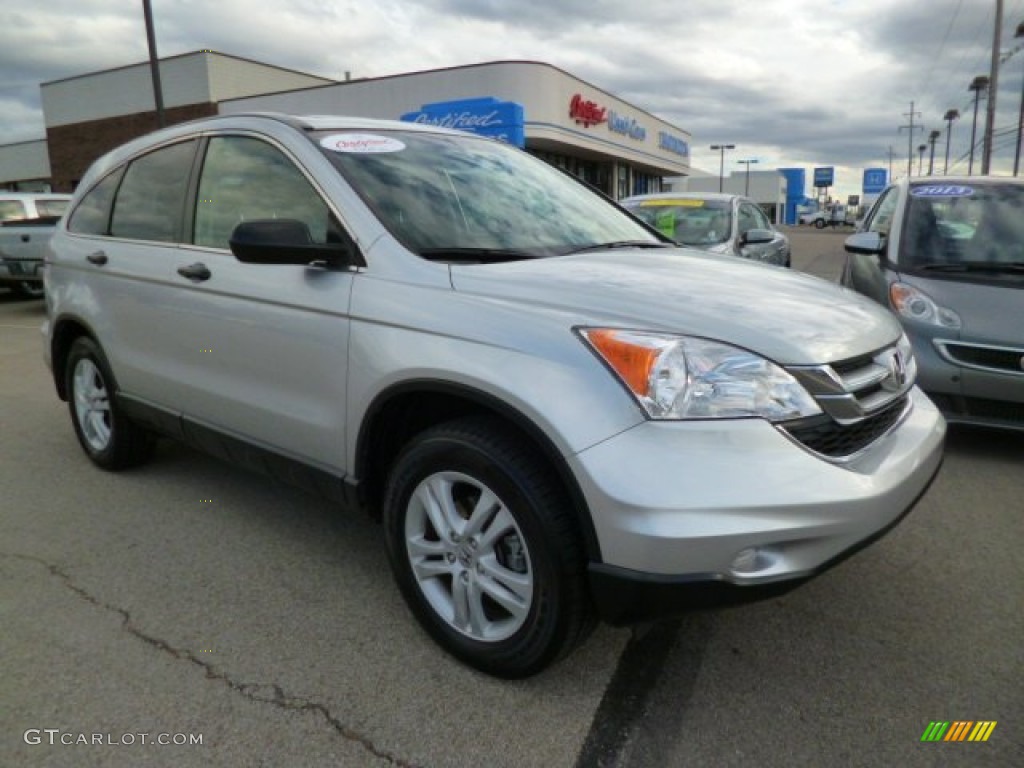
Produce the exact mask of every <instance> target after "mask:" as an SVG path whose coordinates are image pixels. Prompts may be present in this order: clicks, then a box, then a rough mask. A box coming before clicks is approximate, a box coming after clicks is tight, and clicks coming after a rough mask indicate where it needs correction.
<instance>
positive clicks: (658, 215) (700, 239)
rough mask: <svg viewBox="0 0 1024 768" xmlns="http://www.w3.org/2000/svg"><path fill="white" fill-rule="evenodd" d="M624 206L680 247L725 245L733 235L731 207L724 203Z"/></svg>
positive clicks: (680, 201) (661, 202) (639, 202)
mask: <svg viewBox="0 0 1024 768" xmlns="http://www.w3.org/2000/svg"><path fill="white" fill-rule="evenodd" d="M625 206H626V207H627V208H628V209H629V211H630V212H631V213H632V214H633V215H634V216H636V217H637V218H638V219H641V220H642V221H645V222H647V223H648V224H650V225H651V226H652V227H654V228H655V229H657V230H658V231H659V232H661V233H662V234H663V235H665V236H667V237H670V238H672V239H673V240H675V241H676V242H677V243H681V244H683V245H696V246H708V245H716V244H717V243H724V242H725V241H726V240H728V239H729V234H730V233H731V232H732V205H731V203H729V201H727V200H698V199H675V200H671V199H665V200H637V201H633V202H629V203H625Z"/></svg>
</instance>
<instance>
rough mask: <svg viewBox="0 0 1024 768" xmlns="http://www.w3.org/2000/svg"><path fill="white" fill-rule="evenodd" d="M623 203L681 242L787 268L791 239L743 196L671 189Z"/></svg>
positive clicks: (623, 201)
mask: <svg viewBox="0 0 1024 768" xmlns="http://www.w3.org/2000/svg"><path fill="white" fill-rule="evenodd" d="M621 204H622V205H623V206H624V207H625V208H626V210H628V211H629V212H630V213H632V214H633V215H634V216H636V217H637V218H639V219H641V220H643V221H644V222H646V223H647V224H650V225H651V226H652V227H654V228H655V229H657V230H659V231H660V232H662V234H664V235H666V236H668V237H670V238H672V240H674V241H675V242H677V243H679V244H680V245H686V246H689V247H691V248H700V249H701V250H704V251H711V252H713V253H724V254H728V255H730V256H742V257H743V258H747V259H751V260H753V261H763V262H765V263H767V264H775V265H777V266H782V267H788V266H789V265H790V247H789V238H787V237H786V236H785V235H784V234H782V233H781V232H779V231H778V230H777V229H775V227H773V226H772V223H771V222H770V221H769V220H768V217H767V216H766V215H765V213H764V211H762V210H761V208H760V207H759V206H758V205H757V204H756V203H755V202H754V201H753V200H750V199H749V198H746V197H743V196H741V195H726V194H716V193H710V192H709V193H696V192H691V193H685V194H683V193H670V192H666V193H663V194H655V195H636V196H634V197H627V198H626V199H624V200H622V201H621Z"/></svg>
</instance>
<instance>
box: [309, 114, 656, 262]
mask: <svg viewBox="0 0 1024 768" xmlns="http://www.w3.org/2000/svg"><path fill="white" fill-rule="evenodd" d="M313 137H314V139H315V140H316V141H318V142H319V144H320V146H321V148H322V150H323V151H324V153H325V154H326V155H327V156H328V157H329V158H330V160H331V162H332V163H333V164H334V166H335V167H336V168H337V169H338V170H339V171H340V172H341V174H342V175H343V176H344V177H345V179H346V180H347V181H348V182H349V184H351V185H352V187H353V188H354V189H355V191H356V192H357V193H358V194H359V195H360V196H361V197H362V198H363V200H365V201H366V203H367V204H368V205H369V206H370V207H371V208H372V209H373V210H374V212H375V213H376V214H377V216H378V218H379V219H380V220H381V222H382V223H383V224H384V225H385V226H386V227H387V228H388V230H390V231H391V233H392V234H393V235H395V237H397V238H398V239H399V240H401V241H402V242H403V243H404V244H405V245H406V246H407V247H408V248H409V249H411V250H413V251H415V252H416V253H419V254H421V255H424V256H429V257H431V258H438V257H441V258H444V257H445V256H446V255H450V256H451V257H452V258H459V257H460V256H461V257H465V258H470V259H472V258H473V255H474V254H476V255H478V256H479V257H480V258H486V257H488V256H491V257H496V258H501V257H502V255H503V254H504V255H505V256H507V257H514V258H518V257H528V256H533V257H539V256H551V255H560V254H565V253H569V252H572V251H576V250H580V249H583V248H587V247H591V246H597V245H600V244H608V243H616V244H621V243H623V242H636V243H640V244H645V243H653V244H657V243H659V240H658V238H657V236H655V235H654V234H652V233H651V232H650V231H649V230H647V229H645V228H644V227H643V226H641V225H640V224H638V223H637V222H635V221H633V220H632V219H631V218H630V217H629V216H627V215H625V214H624V213H622V212H621V211H620V210H618V209H617V208H616V207H615V206H614V205H612V204H611V203H610V202H608V201H607V200H605V199H604V198H602V197H601V196H600V195H598V194H596V193H594V192H591V191H590V190H589V189H587V188H586V187H584V186H583V185H582V184H580V183H578V182H576V181H575V180H574V179H572V178H569V177H568V176H566V175H565V174H563V173H562V172H560V171H558V170H556V169H555V168H553V167H552V166H550V165H548V164H547V163H545V162H544V161H542V160H539V159H537V158H535V157H533V156H531V155H529V154H527V153H526V152H523V151H522V150H520V149H516V148H514V147H511V146H509V145H507V144H501V143H499V142H496V141H490V140H487V139H481V138H478V137H475V136H471V135H468V134H467V135H465V136H452V135H444V134H432V133H419V132H413V131H408V132H406V131H377V132H374V133H372V134H370V133H355V132H348V133H342V132H338V131H335V132H327V131H320V132H316V133H314V134H313Z"/></svg>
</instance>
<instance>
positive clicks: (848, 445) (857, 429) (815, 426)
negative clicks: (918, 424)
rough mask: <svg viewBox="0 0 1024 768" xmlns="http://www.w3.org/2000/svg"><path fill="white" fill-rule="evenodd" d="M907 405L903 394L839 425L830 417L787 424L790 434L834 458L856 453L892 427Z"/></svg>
mask: <svg viewBox="0 0 1024 768" xmlns="http://www.w3.org/2000/svg"><path fill="white" fill-rule="evenodd" d="M906 408H907V398H906V396H903V397H901V398H899V399H898V400H896V401H894V402H892V403H891V404H890V405H888V406H887V407H886V408H883V409H882V410H881V411H878V412H877V413H874V414H872V415H871V416H868V417H867V418H865V419H862V420H861V421H858V422H854V423H852V424H839V423H837V422H835V421H833V420H832V419H831V418H830V417H828V416H819V417H817V418H816V419H815V420H814V421H813V422H805V423H803V424H799V425H795V426H790V427H786V428H785V431H786V432H787V433H789V435H790V436H791V437H792V438H793V439H795V440H797V441H798V442H800V443H801V444H803V445H805V446H806V447H807V448H809V449H810V450H812V451H814V452H815V453H820V454H821V455H823V456H828V457H829V458H832V459H841V458H845V457H847V456H852V455H853V454H855V453H857V452H858V451H862V450H864V449H865V448H867V447H868V446H869V445H871V443H873V442H875V440H877V439H878V438H880V437H881V436H882V435H884V434H885V433H886V432H888V431H889V430H890V429H892V427H893V425H894V424H896V423H897V422H898V421H899V420H900V417H901V416H902V415H903V412H904V411H905V409H906Z"/></svg>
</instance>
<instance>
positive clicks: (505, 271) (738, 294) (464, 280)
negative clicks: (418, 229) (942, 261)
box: [451, 248, 901, 365]
mask: <svg viewBox="0 0 1024 768" xmlns="http://www.w3.org/2000/svg"><path fill="white" fill-rule="evenodd" d="M451 278H452V285H453V287H454V288H455V290H457V291H460V292H465V293H468V294H475V295H479V296H486V297H489V298H492V299H495V300H504V301H514V302H516V303H517V304H527V305H533V306H536V307H537V308H538V309H543V308H547V309H550V310H553V311H558V312H560V313H569V314H570V315H571V317H572V322H573V323H574V324H578V325H594V324H601V325H611V326H616V327H626V328H634V329H637V330H650V331H669V332H673V333H680V334H687V335H693V336H701V337H705V338H711V339H717V340H720V341H724V342H727V343H730V344H733V345H736V346H740V347H744V348H746V349H750V350H752V351H755V352H757V353H758V354H761V355H763V356H765V357H768V358H770V359H772V360H775V361H776V362H779V363H782V364H786V365H808V364H820V363H825V362H830V361H836V360H843V359H847V358H851V357H855V356H859V355H863V354H866V353H868V352H873V351H875V350H877V349H879V348H880V347H883V346H885V345H886V344H890V343H892V342H893V341H894V340H895V339H896V338H897V337H898V336H899V335H900V332H901V330H900V327H899V324H898V323H897V322H896V320H895V318H894V317H893V316H892V315H890V314H889V313H888V312H886V311H885V310H884V309H882V308H880V307H878V305H876V304H875V303H873V302H871V301H869V300H867V299H865V298H863V297H861V296H859V295H857V294H855V293H853V292H852V291H847V290H846V289H844V288H840V287H839V286H837V285H833V284H831V283H827V282H825V281H824V280H819V279H818V278H814V277H809V276H806V275H801V274H798V273H794V272H791V271H790V270H788V269H784V268H780V267H769V266H764V265H760V264H756V263H752V262H749V261H747V260H744V259H738V258H729V257H723V256H717V255H713V254H707V253H704V252H701V251H695V250H691V249H683V248H679V249H673V250H650V249H619V250H615V251H605V252H596V253H586V254H577V255H571V256H561V257H554V258H547V259H538V260H529V261H516V262H506V263H501V264H490V265H475V266H461V265H453V266H452V267H451Z"/></svg>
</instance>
